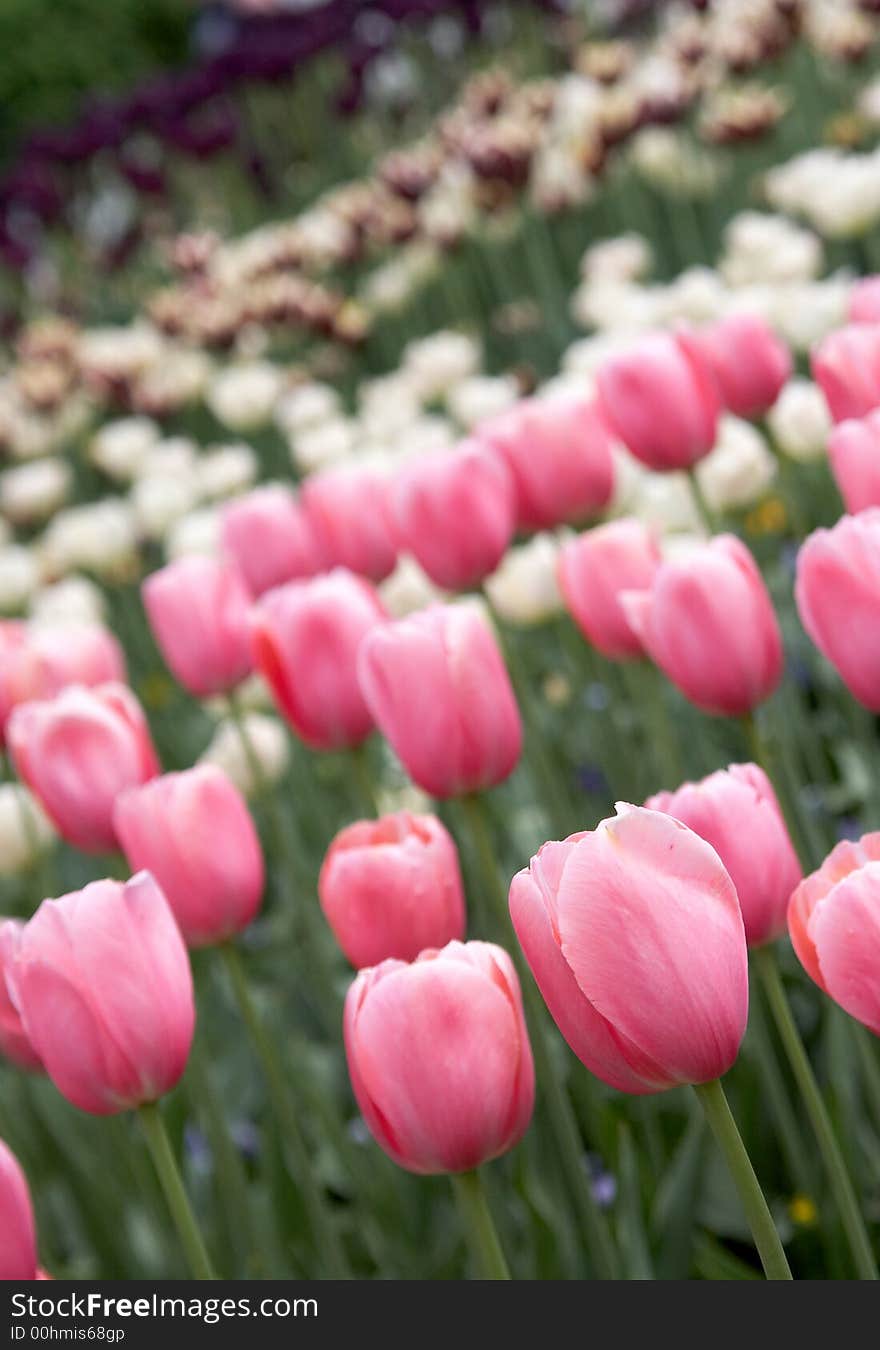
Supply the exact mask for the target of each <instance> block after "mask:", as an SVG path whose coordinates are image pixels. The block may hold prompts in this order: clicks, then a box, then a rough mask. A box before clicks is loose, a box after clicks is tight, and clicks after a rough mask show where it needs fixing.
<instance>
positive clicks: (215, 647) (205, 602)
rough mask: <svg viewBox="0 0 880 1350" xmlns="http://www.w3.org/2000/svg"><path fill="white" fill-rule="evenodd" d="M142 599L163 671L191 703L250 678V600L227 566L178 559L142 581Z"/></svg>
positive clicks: (199, 558)
mask: <svg viewBox="0 0 880 1350" xmlns="http://www.w3.org/2000/svg"><path fill="white" fill-rule="evenodd" d="M142 594H143V600H144V608H145V609H146V611H147V618H148V619H149V621H150V627H151V628H152V630H153V636H154V637H155V639H156V641H157V643H158V645H159V650H160V651H161V653H162V655H163V657H164V658H165V661H166V664H167V665H168V668H169V669H170V671H171V673H172V674H173V675H174V677H175V679H177V680H178V681H179V682H180V684H182V685H183V687H184V689H187V690H188V691H189V692H190V693H191V694H194V695H195V697H196V698H209V697H211V696H212V695H213V694H225V693H228V692H229V690H230V689H234V688H235V687H236V685H238V684H240V683H241V681H242V680H243V679H244V678H245V676H246V675H248V674H249V673H250V671H251V638H250V617H249V611H250V605H251V599H250V595H249V594H248V591H247V589H246V588H245V584H244V582H243V581H242V580H241V577H240V576H239V575H238V573H237V572H236V571H235V569H234V568H233V567H232V565H231V564H230V563H227V562H223V561H221V560H220V559H219V558H210V557H204V556H201V555H198V554H193V555H192V556H191V557H185V558H178V559H177V561H176V562H172V563H168V565H167V566H166V567H162V568H160V569H159V571H158V572H153V573H152V575H151V576H149V577H147V579H146V581H145V582H144V584H143V588H142Z"/></svg>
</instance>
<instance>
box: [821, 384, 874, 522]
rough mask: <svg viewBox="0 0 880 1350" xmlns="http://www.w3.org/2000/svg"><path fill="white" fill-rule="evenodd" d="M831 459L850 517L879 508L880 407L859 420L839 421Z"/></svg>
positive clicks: (835, 431) (830, 449)
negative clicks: (868, 508)
mask: <svg viewBox="0 0 880 1350" xmlns="http://www.w3.org/2000/svg"><path fill="white" fill-rule="evenodd" d="M828 456H829V458H830V460H831V470H832V472H833V474H834V477H835V480H836V482H837V486H838V488H839V489H840V495H841V497H842V498H843V502H844V505H845V506H846V509H847V511H849V513H850V515H855V513H856V512H857V511H864V510H866V509H867V507H869V506H880V408H875V409H874V411H873V412H870V413H868V414H867V415H866V416H865V417H862V418H860V419H859V420H858V421H856V420H855V419H853V418H850V419H849V420H847V421H846V422H838V423H837V426H836V427H835V428H834V430H833V431H832V433H831V436H830V438H829V441H828Z"/></svg>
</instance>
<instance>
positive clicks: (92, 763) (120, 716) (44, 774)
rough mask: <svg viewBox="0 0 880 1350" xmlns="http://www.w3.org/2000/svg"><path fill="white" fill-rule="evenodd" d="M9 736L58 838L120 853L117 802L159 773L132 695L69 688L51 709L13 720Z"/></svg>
mask: <svg viewBox="0 0 880 1350" xmlns="http://www.w3.org/2000/svg"><path fill="white" fill-rule="evenodd" d="M8 734H9V749H10V751H11V753H12V757H13V759H14V761H15V767H16V769H17V771H18V773H19V776H20V777H21V778H22V779H23V781H24V782H25V783H26V784H27V786H28V787H29V788H30V789H31V791H32V792H33V793H34V794H35V796H36V797H37V799H38V801H39V802H40V803H41V805H42V806H43V808H44V810H45V811H46V814H47V815H48V816H49V818H50V820H51V821H52V822H53V824H54V825H55V826H56V828H57V830H58V832H59V834H61V835H62V837H63V838H64V839H66V840H67V841H68V843H71V844H73V845H74V847H75V848H81V849H84V850H85V851H86V852H90V853H102V852H106V851H108V850H110V849H113V848H115V847H116V835H115V832H114V830H113V806H114V803H115V801H116V798H117V797H118V796H119V793H120V792H122V790H123V788H127V787H133V786H135V785H136V784H138V783H145V782H146V781H147V779H149V778H153V777H155V775H156V774H157V773H158V772H159V762H158V760H157V758H156V752H155V750H154V749H153V744H152V741H151V740H150V733H149V729H148V727H147V722H146V718H145V717H144V714H143V711H142V709H141V706H140V704H139V703H138V701H137V699H136V698H135V696H134V694H133V693H132V692H131V690H130V689H128V688H127V687H126V686H125V685H122V684H102V685H98V686H97V687H96V688H94V689H82V688H80V687H79V686H71V687H69V688H67V689H64V690H62V692H61V693H60V694H59V695H58V696H57V698H54V699H52V700H49V701H47V702H33V703H23V704H21V705H20V707H18V708H16V709H15V711H14V712H13V714H12V716H11V717H10V719H9V726H8Z"/></svg>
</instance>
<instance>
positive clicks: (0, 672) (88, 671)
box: [0, 621, 126, 735]
mask: <svg viewBox="0 0 880 1350" xmlns="http://www.w3.org/2000/svg"><path fill="white" fill-rule="evenodd" d="M125 677H126V671H125V657H124V655H123V652H122V648H121V647H120V645H119V643H118V642H117V641H116V638H115V637H114V636H113V634H112V633H111V632H109V631H108V630H107V629H106V628H103V627H102V626H101V625H100V624H63V625H61V624H59V625H53V626H49V625H47V624H25V623H20V622H15V621H9V622H6V623H0V735H2V731H3V729H4V728H5V725H6V721H7V719H8V717H9V714H10V713H11V712H12V709H13V708H15V707H17V706H18V704H19V703H27V702H30V700H31V699H45V698H53V697H54V696H55V694H59V693H60V692H61V690H62V689H64V688H66V687H67V685H69V684H83V685H87V686H89V687H91V686H94V685H97V684H109V683H116V682H118V683H120V684H121V683H124V681H125Z"/></svg>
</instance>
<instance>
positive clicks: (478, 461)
mask: <svg viewBox="0 0 880 1350" xmlns="http://www.w3.org/2000/svg"><path fill="white" fill-rule="evenodd" d="M393 500H394V507H395V512H396V519H397V525H398V529H399V533H400V539H401V544H402V546H403V547H404V548H406V549H407V550H408V551H409V552H410V553H411V554H412V555H413V557H414V558H415V559H416V561H417V562H418V563H419V564H420V565H421V566H422V567H423V568H424V570H425V571H426V572H427V574H428V576H429V577H430V578H431V580H432V581H433V582H434V583H435V585H437V586H442V587H443V588H444V589H445V590H451V591H456V590H466V589H468V588H469V587H471V586H476V585H477V584H478V583H479V582H481V581H482V580H483V578H484V577H486V576H488V574H489V573H490V572H494V570H495V568H496V567H497V566H498V564H499V563H500V561H501V559H502V557H503V556H504V551H505V549H506V548H507V545H508V544H509V543H510V541H511V539H512V537H513V531H514V526H515V521H516V500H515V492H514V485H513V480H512V478H511V476H510V472H509V470H508V469H507V468H506V466H505V464H504V462H503V460H502V458H501V456H500V455H499V453H498V452H497V451H496V450H493V449H491V448H490V447H489V446H487V445H483V444H481V443H480V442H479V441H476V440H469V441H463V442H462V443H461V444H460V445H458V446H456V447H455V449H453V450H439V451H435V452H433V453H429V454H425V455H420V456H418V457H417V458H416V459H414V460H413V461H412V463H411V464H409V465H407V466H406V467H405V468H404V469H403V471H402V473H401V474H400V476H399V478H398V479H397V481H396V484H395V488H394V498H393Z"/></svg>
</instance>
